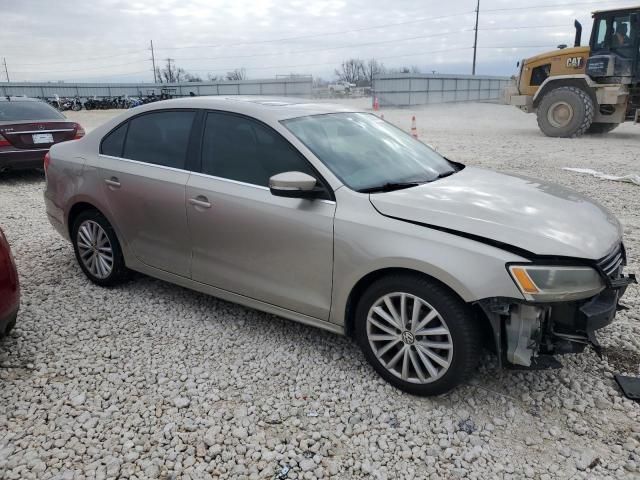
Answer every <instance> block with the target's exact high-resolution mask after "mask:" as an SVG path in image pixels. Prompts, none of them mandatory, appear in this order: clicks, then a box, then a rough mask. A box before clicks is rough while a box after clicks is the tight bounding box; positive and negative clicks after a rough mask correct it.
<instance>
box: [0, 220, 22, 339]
mask: <svg viewBox="0 0 640 480" xmlns="http://www.w3.org/2000/svg"><path fill="white" fill-rule="evenodd" d="M19 307H20V283H19V281H18V271H17V270H16V264H15V263H14V261H13V255H11V249H10V248H9V242H7V239H6V237H5V236H4V233H2V229H0V337H3V336H4V335H6V334H8V333H9V332H10V331H11V329H12V328H13V327H14V325H15V324H16V317H17V315H18V308H19Z"/></svg>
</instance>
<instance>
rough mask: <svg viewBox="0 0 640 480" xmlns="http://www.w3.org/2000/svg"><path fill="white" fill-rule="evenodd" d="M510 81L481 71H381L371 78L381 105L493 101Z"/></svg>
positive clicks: (375, 94) (374, 95) (375, 95)
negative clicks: (452, 73)
mask: <svg viewBox="0 0 640 480" xmlns="http://www.w3.org/2000/svg"><path fill="white" fill-rule="evenodd" d="M509 82H510V79H509V78H508V77H493V76H491V77H490V76H481V75H442V74H433V75H423V74H413V73H407V74H394V75H381V76H379V77H376V78H374V80H373V97H374V98H375V97H377V98H378V102H379V104H380V106H410V105H426V104H429V103H446V102H477V101H492V100H498V99H499V98H500V92H501V91H502V89H503V88H504V87H506V86H507V85H508V84H509Z"/></svg>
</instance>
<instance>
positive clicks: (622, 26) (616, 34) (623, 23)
mask: <svg viewBox="0 0 640 480" xmlns="http://www.w3.org/2000/svg"><path fill="white" fill-rule="evenodd" d="M612 32H613V37H612V39H611V47H612V48H620V47H630V46H632V42H631V37H630V35H631V17H630V16H629V15H624V16H620V17H614V18H613V25H612Z"/></svg>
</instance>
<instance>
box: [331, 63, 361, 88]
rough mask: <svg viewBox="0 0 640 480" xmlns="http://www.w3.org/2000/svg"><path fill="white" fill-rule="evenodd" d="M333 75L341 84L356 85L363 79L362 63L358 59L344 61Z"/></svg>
mask: <svg viewBox="0 0 640 480" xmlns="http://www.w3.org/2000/svg"><path fill="white" fill-rule="evenodd" d="M335 74H336V76H337V77H338V79H339V80H341V81H343V82H349V83H357V82H359V81H361V80H364V78H365V73H364V62H363V61H362V60H360V59H359V58H350V59H348V60H344V61H343V62H342V64H341V65H340V68H339V69H336V71H335Z"/></svg>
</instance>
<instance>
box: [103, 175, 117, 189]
mask: <svg viewBox="0 0 640 480" xmlns="http://www.w3.org/2000/svg"><path fill="white" fill-rule="evenodd" d="M104 183H106V184H107V185H109V186H110V187H113V188H120V181H119V180H118V179H117V178H116V177H111V178H105V179H104Z"/></svg>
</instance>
